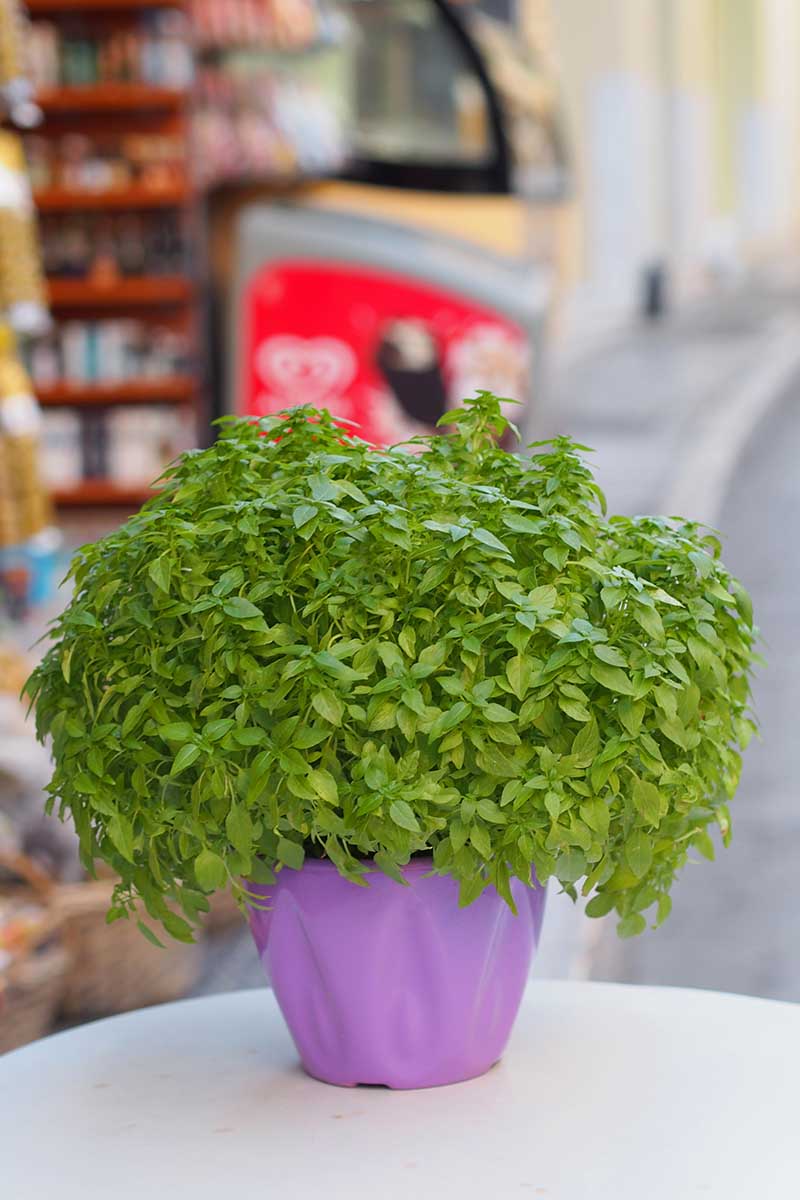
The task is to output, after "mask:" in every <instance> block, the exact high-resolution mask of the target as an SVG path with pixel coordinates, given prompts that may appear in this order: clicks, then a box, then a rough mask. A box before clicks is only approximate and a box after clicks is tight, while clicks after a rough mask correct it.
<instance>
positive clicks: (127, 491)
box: [52, 479, 156, 508]
mask: <svg viewBox="0 0 800 1200" xmlns="http://www.w3.org/2000/svg"><path fill="white" fill-rule="evenodd" d="M155 495H156V492H155V491H154V490H153V489H152V488H148V487H144V486H142V487H120V486H119V485H118V484H116V483H112V482H111V480H109V479H85V480H84V481H83V483H77V484H75V486H74V487H70V488H56V489H55V491H53V493H52V499H53V502H54V503H55V504H57V505H59V506H60V507H62V508H79V507H89V506H93V505H98V504H100V505H107V506H109V507H113V506H118V507H120V508H140V507H141V506H142V505H143V504H144V502H145V500H150V499H151V498H152V497H153V496H155Z"/></svg>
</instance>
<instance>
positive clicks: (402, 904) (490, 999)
mask: <svg viewBox="0 0 800 1200" xmlns="http://www.w3.org/2000/svg"><path fill="white" fill-rule="evenodd" d="M430 868H431V862H430V859H419V860H415V861H414V862H412V863H411V864H410V865H409V866H408V867H406V868H405V869H404V872H403V874H404V875H405V877H406V879H407V880H408V883H409V886H408V887H402V886H401V885H400V884H399V883H395V882H394V881H393V880H391V879H389V878H388V877H387V876H385V875H383V874H381V873H380V872H378V871H376V872H375V873H373V874H371V875H370V885H369V887H357V886H356V885H354V884H352V883H350V882H348V881H347V880H346V879H343V878H342V877H341V875H339V873H338V872H337V870H336V868H335V867H334V866H333V865H332V864H331V863H330V862H326V861H311V860H309V861H307V862H306V864H305V866H304V867H303V868H302V870H300V871H292V870H282V871H281V872H280V873H279V875H278V879H277V882H276V883H275V884H272V885H269V886H261V885H258V884H251V885H250V887H251V889H252V891H253V893H255V894H257V895H259V896H260V897H262V898H263V901H264V902H266V903H268V904H269V905H270V908H269V909H268V910H265V909H260V908H259V909H256V908H252V909H251V910H250V928H251V930H252V932H253V937H254V938H255V942H256V946H257V947H258V952H259V955H260V956H261V962H262V964H263V966H264V970H265V971H266V974H267V978H268V980H269V981H270V982H271V983H272V986H273V988H274V989H275V995H276V997H277V1000H278V1003H279V1005H280V1007H281V1011H282V1012H283V1015H284V1017H285V1019H286V1023H287V1025H288V1026H289V1030H290V1032H291V1035H292V1037H293V1038H294V1042H295V1045H296V1046H297V1049H298V1051H299V1054H300V1057H301V1059H302V1061H303V1065H304V1066H305V1068H306V1070H307V1071H308V1073H309V1074H310V1075H314V1076H315V1077H316V1078H317V1079H322V1080H324V1081H325V1082H326V1083H334V1084H338V1085H340V1086H342V1087H354V1086H356V1085H357V1084H359V1083H369V1084H385V1085H386V1086H387V1087H392V1088H422V1087H435V1086H437V1085H439V1084H445V1083H457V1082H458V1081H459V1080H462V1079H472V1078H473V1077H474V1076H476V1075H482V1074H483V1073H484V1072H485V1071H488V1070H489V1068H490V1067H491V1066H492V1065H493V1064H494V1063H496V1062H497V1060H498V1059H499V1058H500V1056H501V1055H502V1053H503V1050H504V1049H505V1046H506V1043H507V1041H508V1038H509V1034H510V1033H511V1027H512V1025H513V1023H514V1019H515V1017H516V1015H517V1010H518V1008H519V1004H520V1000H521V999H522V992H523V989H524V987H525V982H526V980H527V978H528V973H529V970H530V964H531V958H532V956H533V953H534V950H535V949H536V946H537V943H538V940H539V931H540V929H541V924H542V918H543V916H544V901H545V890H544V888H541V887H537V888H527V887H525V885H524V884H523V883H521V882H520V881H519V880H514V881H513V882H512V885H511V890H512V894H513V896H514V901H515V903H516V905H517V908H518V910H519V915H518V916H514V914H513V913H512V912H511V910H510V909H509V907H508V905H507V904H506V903H505V902H504V901H503V900H502V899H501V898H500V896H499V895H498V894H497V892H496V891H495V889H494V888H489V889H487V890H486V891H485V892H484V893H483V895H481V896H480V897H479V898H478V899H477V900H476V901H475V902H474V903H473V904H471V905H469V907H467V908H459V907H458V884H457V883H456V882H455V881H454V880H452V879H450V878H447V877H441V876H432V875H429V874H427V872H429V871H430Z"/></svg>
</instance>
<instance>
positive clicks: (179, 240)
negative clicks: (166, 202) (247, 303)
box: [41, 212, 186, 280]
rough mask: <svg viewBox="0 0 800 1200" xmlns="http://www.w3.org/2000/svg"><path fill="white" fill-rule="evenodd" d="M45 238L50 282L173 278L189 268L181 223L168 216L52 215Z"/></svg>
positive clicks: (43, 223)
mask: <svg viewBox="0 0 800 1200" xmlns="http://www.w3.org/2000/svg"><path fill="white" fill-rule="evenodd" d="M41 234H42V253H43V256H44V264H45V271H46V272H47V274H48V276H51V277H53V276H57V277H59V278H73V279H84V278H94V279H105V280H108V279H115V278H120V277H130V276H137V275H153V276H156V275H174V274H180V273H182V272H183V270H184V268H185V266H186V251H185V244H184V238H183V234H182V229H181V223H180V221H179V219H178V217H177V215H176V214H174V213H170V212H154V213H147V214H143V213H137V212H120V213H114V214H112V215H109V214H105V213H100V214H87V215H72V214H68V213H59V214H51V215H46V216H44V217H43V218H42V220H41Z"/></svg>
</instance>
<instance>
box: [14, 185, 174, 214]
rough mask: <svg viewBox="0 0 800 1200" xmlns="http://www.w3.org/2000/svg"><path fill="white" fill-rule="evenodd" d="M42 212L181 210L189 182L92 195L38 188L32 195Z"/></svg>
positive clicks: (112, 190)
mask: <svg viewBox="0 0 800 1200" xmlns="http://www.w3.org/2000/svg"><path fill="white" fill-rule="evenodd" d="M33 199H34V203H35V204H36V207H37V209H38V210H39V212H40V213H59V212H75V211H80V212H108V211H109V210H111V211H114V212H120V211H124V210H130V211H135V210H137V209H145V208H181V207H182V206H183V205H184V204H186V203H188V201H189V200H190V199H191V189H190V188H189V185H188V183H183V184H177V185H175V186H170V187H160V188H153V187H142V186H141V185H139V186H136V185H134V186H132V187H127V188H113V189H109V190H107V191H97V192H90V191H86V190H83V189H78V188H76V189H75V190H71V189H70V188H62V187H50V188H39V189H38V190H37V191H36V192H34V194H33Z"/></svg>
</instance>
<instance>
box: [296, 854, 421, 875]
mask: <svg viewBox="0 0 800 1200" xmlns="http://www.w3.org/2000/svg"><path fill="white" fill-rule="evenodd" d="M356 861H357V862H360V863H362V864H363V865H364V866H365V867H369V868H370V871H372V872H374V873H375V874H377V875H383V874H384V872H383V871H381V869H380V867H379V866H376V864H375V862H374V861H373V860H372V859H371V858H360V859H357V860H356ZM308 869H311V870H315V871H320V870H323V871H336V873H337V874H339V873H340V872H339V868H338V867H337V866H336V863H335V862H333V860H332V859H330V858H306V860H305V862H304V863H303V865H302V867H300V868H299V870H300V871H305V870H308ZM432 869H433V855H432V854H426V855H425V856H424V857H422V858H413V859H412V860H411V862H409V863H406V865H405V866H404V867H400V868H399V870H400V871H403V872H405V871H431V870H432ZM282 871H295V873H297V868H295V867H287V866H283V867H281V872H282Z"/></svg>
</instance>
